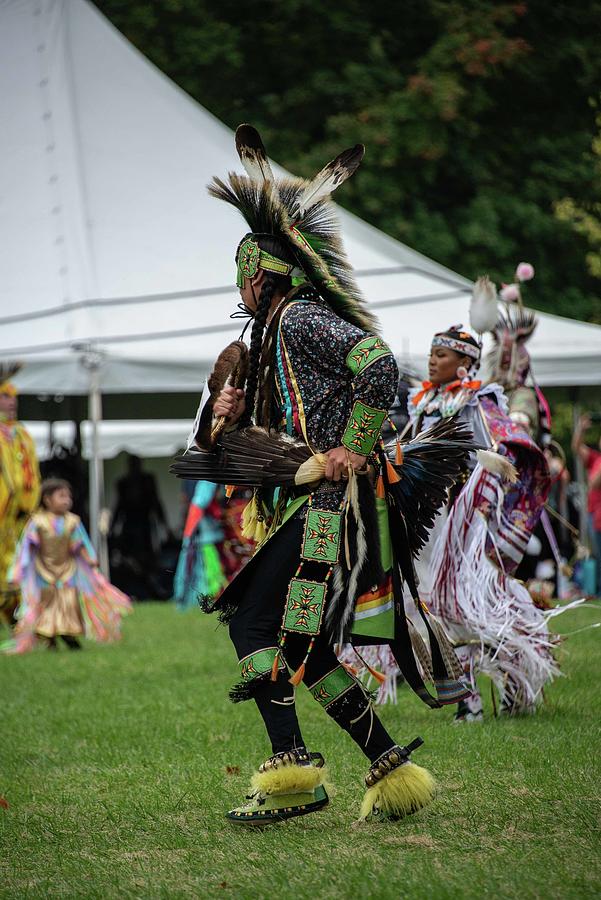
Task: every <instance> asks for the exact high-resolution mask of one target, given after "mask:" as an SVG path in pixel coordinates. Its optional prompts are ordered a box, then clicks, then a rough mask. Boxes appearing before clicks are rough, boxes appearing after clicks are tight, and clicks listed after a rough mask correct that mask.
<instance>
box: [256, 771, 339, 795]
mask: <svg viewBox="0 0 601 900" xmlns="http://www.w3.org/2000/svg"><path fill="white" fill-rule="evenodd" d="M324 771H325V770H324V769H323V768H317V766H295V765H287V766H280V767H279V768H277V769H269V770H268V771H267V772H255V774H254V775H253V777H252V781H251V785H252V789H253V790H254V791H262V792H263V793H264V794H296V793H299V792H302V791H314V790H315V788H316V787H317V786H318V785H320V784H323V781H324Z"/></svg>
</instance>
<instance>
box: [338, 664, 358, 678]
mask: <svg viewBox="0 0 601 900" xmlns="http://www.w3.org/2000/svg"><path fill="white" fill-rule="evenodd" d="M342 667H343V668H344V669H346V671H347V672H348V673H349V675H352V676H353V677H354V678H358V677H359V673H358V671H357V670H356V668H355V667H354V666H351V664H350V663H342Z"/></svg>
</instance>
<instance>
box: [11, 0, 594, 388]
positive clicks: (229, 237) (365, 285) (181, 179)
mask: <svg viewBox="0 0 601 900" xmlns="http://www.w3.org/2000/svg"><path fill="white" fill-rule="evenodd" d="M0 51H1V52H0V120H1V121H2V122H3V138H4V140H3V142H2V145H1V146H2V149H1V150H0V153H1V156H0V161H1V163H2V164H1V165H0V239H1V242H2V248H3V253H2V257H1V259H0V276H1V277H0V354H1V355H2V356H3V357H5V358H6V357H9V358H10V357H17V358H21V359H23V360H24V361H26V362H27V366H26V368H25V369H24V370H23V372H22V373H21V374H20V375H19V376H18V382H19V384H20V387H21V389H22V390H24V391H26V392H31V393H41V392H47V393H79V394H85V393H88V390H89V385H90V379H89V372H88V371H86V369H85V368H84V367H83V366H82V365H81V363H80V356H81V353H82V348H84V347H86V346H92V347H94V348H96V349H98V350H99V351H101V353H102V354H103V362H102V365H101V368H100V373H99V386H100V389H101V390H102V392H105V393H106V392H113V393H117V392H144V391H153V392H154V391H161V392H164V391H186V390H198V389H199V387H200V385H201V383H202V380H203V378H204V376H205V375H206V373H207V370H208V369H209V368H210V366H211V363H212V362H213V360H214V358H215V356H216V355H217V353H218V352H219V350H220V349H221V348H222V347H223V346H225V344H226V343H228V342H229V341H230V340H232V339H234V338H235V337H237V336H238V333H239V331H240V327H239V326H240V323H239V322H232V321H231V320H230V319H229V318H228V315H229V312H230V311H231V310H232V309H234V308H235V305H236V303H237V302H238V297H237V296H236V291H235V288H234V287H233V286H232V283H233V279H234V267H233V260H232V256H233V252H234V248H235V247H236V245H237V242H238V240H239V238H240V236H241V234H242V233H243V230H244V226H243V223H242V222H241V221H240V218H239V217H238V216H237V214H236V212H235V211H234V210H232V209H230V208H228V207H227V206H226V205H225V204H223V203H218V202H217V201H214V200H212V199H211V198H209V197H208V195H207V192H206V184H207V182H208V181H209V180H210V178H211V176H212V175H213V174H224V173H226V172H227V171H228V170H230V169H238V170H239V168H240V166H239V163H238V161H237V158H236V156H235V151H234V142H233V136H232V133H231V132H230V131H229V130H228V129H227V128H225V127H224V126H223V125H222V124H221V123H220V122H219V121H217V120H216V119H215V118H214V117H213V116H211V115H210V114H209V113H208V112H206V110H204V109H202V108H201V107H200V106H199V105H198V104H196V103H195V102H194V101H193V100H191V99H190V97H188V96H187V95H186V94H184V93H183V92H182V91H181V90H180V89H179V88H178V87H176V86H175V85H174V84H173V83H172V82H171V81H169V80H168V79H167V78H166V77H165V76H164V75H162V74H161V73H160V72H159V71H158V70H157V69H156V68H155V67H154V66H153V65H151V64H150V63H149V62H148V61H147V60H146V59H145V58H144V57H143V56H141V55H140V54H139V53H138V52H137V51H136V50H135V49H134V48H133V47H132V46H131V45H130V44H129V43H128V42H127V41H126V40H125V38H124V37H123V36H122V35H121V34H119V32H117V31H116V30H115V29H114V28H113V27H112V26H111V25H110V24H109V23H108V22H107V21H106V19H104V18H103V16H102V15H101V14H100V13H99V12H98V11H97V9H96V8H95V7H93V6H92V5H91V4H89V3H87V2H85V0H10V2H6V0H4V2H2V0H0ZM324 162H325V161H324ZM357 177H360V173H359V175H358V176H357ZM342 194H343V192H342ZM342 200H344V198H343V196H342ZM340 218H341V221H342V227H343V233H344V238H345V243H346V247H347V250H348V252H349V255H350V258H351V259H352V261H353V264H354V266H355V267H356V269H357V271H358V273H359V281H360V284H361V287H362V289H363V291H364V293H365V295H366V297H367V298H368V299H369V301H370V302H371V303H372V304H373V306H374V309H375V310H376V311H377V312H378V314H379V316H380V319H381V322H382V332H383V335H384V336H385V338H386V339H387V341H388V342H389V343H390V344H391V346H392V347H393V349H394V351H395V353H396V354H397V356H398V357H401V358H402V359H403V361H404V362H406V363H408V364H409V365H412V366H413V367H415V368H416V369H417V370H423V364H424V360H425V357H426V354H427V352H428V347H429V343H430V338H431V336H432V333H433V332H434V331H435V330H439V329H440V328H443V327H446V326H448V325H450V324H451V323H456V322H459V321H463V322H464V323H465V324H467V321H468V302H469V292H470V283H469V282H468V281H467V280H466V279H464V278H462V277H460V276H458V275H456V274H454V273H453V272H451V271H449V270H448V269H445V268H444V267H442V266H439V265H437V264H436V263H434V262H432V261H431V260H429V259H427V258H426V257H424V256H422V255H420V254H418V253H415V252H414V251H412V250H410V249H408V248H407V247H405V246H404V245H403V244H400V243H398V242H397V241H394V240H392V239H391V238H389V237H387V236H386V235H384V234H382V233H381V232H379V231H377V230H376V229H374V228H372V227H370V226H369V225H367V224H365V223H364V222H362V221H360V220H359V219H357V218H356V217H354V216H352V215H351V214H349V213H347V212H345V211H343V210H340ZM531 346H532V352H533V358H534V365H535V370H536V374H537V377H538V379H539V381H540V382H541V384H543V385H553V384H563V385H571V384H574V385H584V384H598V383H599V382H601V328H599V327H595V326H590V325H586V324H583V323H579V322H576V321H572V320H568V319H560V318H557V317H554V316H548V315H541V317H540V324H539V327H538V330H537V333H536V335H535V337H534V339H533V341H532V344H531Z"/></svg>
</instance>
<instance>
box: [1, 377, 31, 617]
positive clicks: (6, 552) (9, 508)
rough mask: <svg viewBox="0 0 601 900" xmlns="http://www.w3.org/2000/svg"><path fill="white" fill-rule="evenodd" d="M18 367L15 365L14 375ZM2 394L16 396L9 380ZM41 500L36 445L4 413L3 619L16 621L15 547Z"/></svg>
mask: <svg viewBox="0 0 601 900" xmlns="http://www.w3.org/2000/svg"><path fill="white" fill-rule="evenodd" d="M17 368H18V366H13V367H12V371H13V372H14V371H15V369H17ZM0 392H1V393H10V394H12V395H15V394H16V388H15V387H14V385H13V384H11V383H10V382H9V381H8V379H7V380H5V381H3V371H2V368H1V367H0ZM39 499H40V472H39V469H38V461H37V457H36V452H35V445H34V443H33V440H32V438H31V435H30V434H29V432H28V431H27V429H26V428H25V427H24V426H23V425H22V424H21V423H20V422H16V421H12V420H8V419H7V418H6V417H3V416H2V415H1V414H0V618H5V619H6V621H8V622H9V623H10V622H12V617H13V614H14V611H15V610H16V608H17V606H18V603H19V588H18V585H16V584H15V583H14V582H13V581H11V579H10V577H9V569H10V567H11V565H12V562H13V559H14V555H15V548H16V546H17V542H18V540H19V538H20V537H21V534H22V532H23V529H24V527H25V523H26V522H27V520H28V518H29V516H30V515H31V513H32V512H33V511H34V509H36V507H37V505H38V503H39Z"/></svg>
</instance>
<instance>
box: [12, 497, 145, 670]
mask: <svg viewBox="0 0 601 900" xmlns="http://www.w3.org/2000/svg"><path fill="white" fill-rule="evenodd" d="M10 574H11V577H12V580H13V581H15V582H17V583H18V585H19V588H20V591H21V603H20V605H19V609H18V611H17V619H18V621H17V625H16V628H15V631H14V639H13V641H12V642H11V645H10V646H9V647H8V648H7V649H6V652H7V653H27V652H28V651H29V650H33V648H34V647H35V645H36V641H37V640H39V638H53V637H57V636H58V635H65V636H75V635H78V634H82V635H85V636H86V637H88V638H91V639H92V640H96V641H117V640H119V637H120V634H121V617H122V616H124V615H126V614H127V613H129V612H131V609H132V605H131V602H130V599H129V597H127V596H126V595H125V594H122V593H121V591H120V590H118V589H117V588H116V587H115V586H114V585H113V584H111V583H110V582H109V581H107V579H106V578H105V577H104V576H103V575H102V573H101V572H99V571H98V564H97V561H96V554H95V553H94V548H93V547H92V544H91V543H90V538H89V537H88V534H87V532H86V530H85V528H84V527H83V524H82V522H81V520H80V518H79V516H76V515H74V514H73V513H67V514H66V515H64V516H55V515H53V514H52V513H50V512H48V511H47V510H39V511H38V512H36V513H35V514H34V515H33V516H32V517H31V519H30V520H29V522H28V523H27V525H26V527H25V530H24V532H23V535H22V536H21V539H20V541H19V545H18V547H17V552H16V554H15V562H14V566H13V569H12V571H11V573H10Z"/></svg>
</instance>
